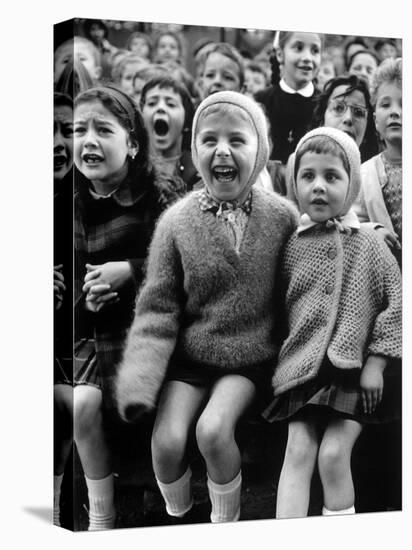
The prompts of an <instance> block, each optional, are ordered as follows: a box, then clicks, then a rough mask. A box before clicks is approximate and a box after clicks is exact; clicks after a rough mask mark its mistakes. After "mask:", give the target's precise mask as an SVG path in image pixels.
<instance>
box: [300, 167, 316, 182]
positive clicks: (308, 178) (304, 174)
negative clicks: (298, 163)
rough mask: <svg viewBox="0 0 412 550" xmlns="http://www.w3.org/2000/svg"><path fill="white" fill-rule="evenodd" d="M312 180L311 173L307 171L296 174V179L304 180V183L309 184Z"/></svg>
mask: <svg viewBox="0 0 412 550" xmlns="http://www.w3.org/2000/svg"><path fill="white" fill-rule="evenodd" d="M313 178H314V175H313V172H310V171H308V170H306V171H304V172H301V173H300V174H298V179H300V180H304V181H306V182H311V181H312V180H313Z"/></svg>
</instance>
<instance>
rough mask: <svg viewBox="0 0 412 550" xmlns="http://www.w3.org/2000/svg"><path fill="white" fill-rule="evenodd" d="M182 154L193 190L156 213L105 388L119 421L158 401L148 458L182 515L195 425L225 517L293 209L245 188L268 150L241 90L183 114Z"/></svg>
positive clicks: (215, 507) (231, 509) (234, 503)
mask: <svg viewBox="0 0 412 550" xmlns="http://www.w3.org/2000/svg"><path fill="white" fill-rule="evenodd" d="M192 154H193V159H194V163H195V165H196V167H197V169H198V170H199V172H200V174H201V176H202V178H203V181H204V183H205V188H204V189H202V190H198V191H193V192H192V193H190V194H189V195H188V196H187V197H185V198H183V199H182V200H181V201H179V202H178V203H177V204H175V205H174V206H172V207H171V208H170V209H169V210H168V211H167V212H166V213H165V214H164V215H163V216H162V218H161V220H160V221H159V223H158V226H157V228H156V231H155V235H154V237H153V241H152V244H151V247H150V252H149V259H148V266H147V275H146V280H145V283H144V285H143V287H142V289H141V292H140V294H139V297H138V299H137V303H136V311H135V319H134V321H133V324H132V326H131V329H130V332H129V335H128V340H127V344H126V349H125V352H124V357H123V361H122V364H121V366H120V370H119V374H118V378H117V391H116V394H117V401H118V407H119V412H120V414H121V416H122V417H123V418H124V419H126V420H129V421H131V420H133V419H135V418H137V417H138V416H139V414H141V413H142V412H144V411H148V410H151V409H154V408H155V407H156V405H158V411H157V417H156V422H155V427H154V431H153V436H152V456H153V468H154V472H155V475H156V479H157V482H158V485H159V487H160V491H161V493H162V495H163V497H164V500H165V503H166V510H167V512H168V513H169V514H170V515H172V516H177V517H182V516H184V515H185V514H186V513H187V512H188V511H189V510H190V509H191V507H192V505H193V500H192V494H191V487H190V478H191V470H190V465H189V460H188V456H187V446H188V440H189V437H190V435H191V434H192V433H196V440H197V444H198V447H199V449H200V452H201V454H202V455H203V457H204V459H205V462H206V467H207V474H208V489H209V495H210V499H211V502H212V512H211V521H212V522H223V521H235V520H237V519H239V515H240V492H241V457H240V452H239V448H238V446H237V443H236V440H235V436H234V433H235V427H236V424H237V422H238V420H239V418H240V417H241V416H242V415H243V414H244V413H245V411H246V410H247V408H248V407H249V406H250V404H251V403H252V401H253V400H254V398H255V397H256V394H257V389H258V387H260V385H261V384H262V383H264V381H265V380H267V376H268V374H269V372H270V365H271V364H273V361H274V360H275V357H276V353H277V349H276V345H275V338H274V334H273V332H274V309H273V300H274V296H275V283H274V279H275V277H274V273H275V269H276V265H277V258H278V254H279V251H280V249H281V247H282V246H283V245H284V243H285V242H286V240H287V238H288V237H289V236H290V234H291V233H292V232H293V230H294V228H295V226H296V222H297V212H296V210H295V208H294V207H293V206H292V205H291V204H290V203H289V202H288V201H287V200H286V199H283V198H281V197H280V196H278V195H276V194H274V193H269V192H266V191H264V190H262V189H260V188H257V187H252V185H253V183H254V182H255V181H256V178H257V176H258V174H259V172H260V171H261V170H262V168H263V167H264V166H265V165H266V162H267V159H268V141H267V131H266V122H265V117H264V115H263V112H262V110H261V108H260V107H259V106H258V105H257V104H256V103H255V102H254V101H253V100H252V99H250V98H248V97H246V96H244V95H242V94H240V93H238V92H229V91H225V92H218V93H216V94H212V95H210V96H209V97H207V98H206V99H205V100H204V101H203V102H202V103H201V104H200V106H199V107H198V109H197V111H196V114H195V117H194V121H193V132H192ZM269 376H270V374H269ZM160 390H161V391H160ZM159 393H160V397H159Z"/></svg>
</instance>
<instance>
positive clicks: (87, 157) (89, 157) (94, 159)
mask: <svg viewBox="0 0 412 550" xmlns="http://www.w3.org/2000/svg"><path fill="white" fill-rule="evenodd" d="M82 160H83V162H85V163H86V164H98V163H99V162H102V161H103V157H101V156H100V155H95V154H94V153H85V154H84V155H83V156H82Z"/></svg>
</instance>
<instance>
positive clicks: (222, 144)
mask: <svg viewBox="0 0 412 550" xmlns="http://www.w3.org/2000/svg"><path fill="white" fill-rule="evenodd" d="M216 156H217V157H218V158H226V157H229V156H230V148H229V144H228V143H227V141H226V140H220V141H218V143H217V146H216Z"/></svg>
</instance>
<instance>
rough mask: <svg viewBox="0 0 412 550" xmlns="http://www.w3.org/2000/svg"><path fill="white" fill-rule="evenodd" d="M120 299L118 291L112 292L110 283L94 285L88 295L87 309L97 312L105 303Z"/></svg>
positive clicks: (112, 302)
mask: <svg viewBox="0 0 412 550" xmlns="http://www.w3.org/2000/svg"><path fill="white" fill-rule="evenodd" d="M118 301H119V295H118V293H117V292H112V291H111V287H110V285H103V284H100V285H93V286H92V287H90V290H89V292H88V293H87V295H86V302H85V305H86V309H88V310H89V311H92V312H94V313H97V312H98V311H100V310H101V309H102V308H103V307H104V306H105V305H108V304H114V303H116V302H118Z"/></svg>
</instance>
